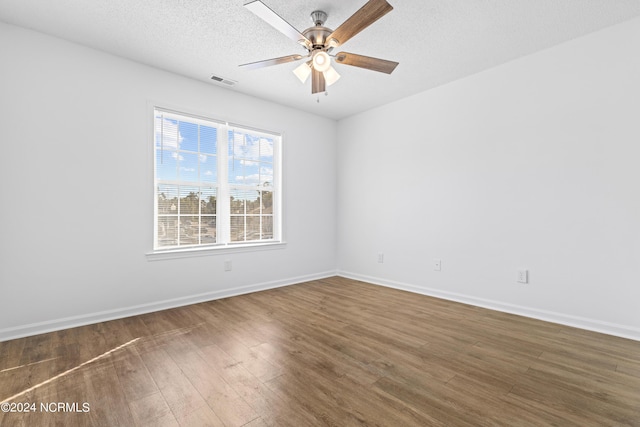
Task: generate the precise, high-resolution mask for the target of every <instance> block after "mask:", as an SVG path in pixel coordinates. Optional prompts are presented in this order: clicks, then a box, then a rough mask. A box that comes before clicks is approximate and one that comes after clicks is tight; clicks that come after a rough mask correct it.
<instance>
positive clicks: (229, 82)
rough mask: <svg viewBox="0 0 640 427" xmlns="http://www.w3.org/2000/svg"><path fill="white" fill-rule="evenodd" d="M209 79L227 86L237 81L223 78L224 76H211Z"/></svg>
mask: <svg viewBox="0 0 640 427" xmlns="http://www.w3.org/2000/svg"><path fill="white" fill-rule="evenodd" d="M211 80H213V81H214V82H218V83H224V84H226V85H228V86H234V85H235V84H236V83H238V82H237V81H235V80H229V79H225V78H224V77H218V76H211Z"/></svg>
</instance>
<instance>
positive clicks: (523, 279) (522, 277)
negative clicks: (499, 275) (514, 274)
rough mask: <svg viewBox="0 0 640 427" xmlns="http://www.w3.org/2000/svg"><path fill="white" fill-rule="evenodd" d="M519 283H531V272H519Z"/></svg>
mask: <svg viewBox="0 0 640 427" xmlns="http://www.w3.org/2000/svg"><path fill="white" fill-rule="evenodd" d="M518 283H529V270H518Z"/></svg>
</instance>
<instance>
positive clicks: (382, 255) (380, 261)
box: [378, 252, 384, 264]
mask: <svg viewBox="0 0 640 427" xmlns="http://www.w3.org/2000/svg"><path fill="white" fill-rule="evenodd" d="M382 263H384V254H383V253H382V252H378V264H382Z"/></svg>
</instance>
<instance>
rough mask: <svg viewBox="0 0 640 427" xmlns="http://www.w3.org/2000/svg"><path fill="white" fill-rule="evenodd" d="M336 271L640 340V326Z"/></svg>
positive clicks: (465, 302)
mask: <svg viewBox="0 0 640 427" xmlns="http://www.w3.org/2000/svg"><path fill="white" fill-rule="evenodd" d="M337 274H338V276H341V277H345V278H348V279H354V280H360V281H362V282H367V283H371V284H374V285H379V286H385V287H388V288H394V289H400V290H403V291H408V292H413V293H416V294H421V295H428V296H431V297H436V298H441V299H445V300H449V301H455V302H461V303H464V304H469V305H474V306H477V307H483V308H488V309H491V310H496V311H501V312H505V313H511V314H516V315H519V316H524V317H530V318H533V319H538V320H544V321H547V322H552V323H558V324H560V325H566V326H572V327H574V328H579V329H585V330H588V331H593V332H600V333H603V334H607V335H614V336H617V337H622V338H628V339H632V340H635V341H640V329H638V328H634V327H630V326H626V325H619V324H615V323H608V322H602V321H599V320H594V319H587V318H584V317H578V316H570V315H567V314H562V313H556V312H551V311H546V310H540V309H536V308H531V307H523V306H519V305H514V304H507V303H503V302H499V301H492V300H487V299H483V298H477V297H473V296H468V295H463V294H457V293H453V292H446V291H441V290H437V289H431V288H423V287H418V286H414V285H409V284H406V283H400V282H395V281H392V280H387V279H380V278H378V277H372V276H366V275H362V274H357V273H351V272H348V271H338V273H337Z"/></svg>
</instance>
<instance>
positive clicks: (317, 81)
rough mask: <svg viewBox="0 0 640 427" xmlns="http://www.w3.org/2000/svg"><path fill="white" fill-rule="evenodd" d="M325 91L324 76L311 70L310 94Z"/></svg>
mask: <svg viewBox="0 0 640 427" xmlns="http://www.w3.org/2000/svg"><path fill="white" fill-rule="evenodd" d="M325 90H326V87H325V81H324V74H322V72H320V71H316V70H315V69H312V70H311V93H312V94H314V93H318V92H324V91H325Z"/></svg>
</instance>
